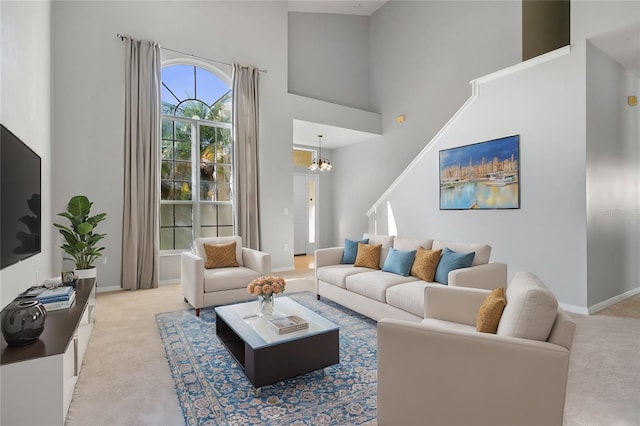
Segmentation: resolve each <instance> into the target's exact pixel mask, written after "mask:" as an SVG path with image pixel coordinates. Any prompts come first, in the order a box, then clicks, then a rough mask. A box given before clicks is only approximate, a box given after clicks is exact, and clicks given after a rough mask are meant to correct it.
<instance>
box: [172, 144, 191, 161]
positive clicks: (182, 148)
mask: <svg viewBox="0 0 640 426" xmlns="http://www.w3.org/2000/svg"><path fill="white" fill-rule="evenodd" d="M173 151H174V152H173V158H174V159H176V160H183V161H189V162H191V142H176V143H175V144H174V150H173Z"/></svg>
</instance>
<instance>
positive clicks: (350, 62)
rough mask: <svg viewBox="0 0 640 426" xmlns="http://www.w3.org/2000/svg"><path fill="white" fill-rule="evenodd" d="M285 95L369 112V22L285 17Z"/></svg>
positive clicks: (320, 16) (339, 17)
mask: <svg viewBox="0 0 640 426" xmlns="http://www.w3.org/2000/svg"><path fill="white" fill-rule="evenodd" d="M288 59H289V92H290V93H294V94H297V95H302V96H306V97H310V98H315V99H320V100H324V101H329V102H332V103H336V104H340V105H345V106H350V107H354V108H360V109H364V110H367V109H369V18H368V17H366V16H353V15H334V14H325V13H297V12H291V13H289V58H288Z"/></svg>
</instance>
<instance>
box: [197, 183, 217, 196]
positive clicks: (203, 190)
mask: <svg viewBox="0 0 640 426" xmlns="http://www.w3.org/2000/svg"><path fill="white" fill-rule="evenodd" d="M215 191H216V184H215V183H211V182H203V183H201V184H200V200H202V201H216V192H215Z"/></svg>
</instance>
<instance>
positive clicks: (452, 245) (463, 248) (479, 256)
mask: <svg viewBox="0 0 640 426" xmlns="http://www.w3.org/2000/svg"><path fill="white" fill-rule="evenodd" d="M445 247H449V249H451V250H453V251H455V252H458V253H469V252H472V251H473V252H475V253H476V254H475V256H474V257H473V263H472V264H471V266H476V265H484V264H487V263H489V258H490V257H491V246H490V245H487V244H475V243H456V242H453V241H444V240H434V241H433V245H432V246H431V249H432V250H442V249H444V248H445Z"/></svg>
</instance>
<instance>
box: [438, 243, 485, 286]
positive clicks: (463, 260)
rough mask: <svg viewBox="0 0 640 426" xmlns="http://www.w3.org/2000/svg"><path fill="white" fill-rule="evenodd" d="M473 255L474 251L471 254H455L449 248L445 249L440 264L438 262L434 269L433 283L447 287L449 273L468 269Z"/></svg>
mask: <svg viewBox="0 0 640 426" xmlns="http://www.w3.org/2000/svg"><path fill="white" fill-rule="evenodd" d="M475 255H476V252H475V251H472V252H471V253H457V252H455V251H453V250H451V249H450V248H449V247H445V248H444V250H442V256H440V262H438V267H437V268H436V276H435V281H437V282H439V283H441V284H447V285H448V284H449V272H450V271H453V270H455V269H460V268H468V267H469V266H471V264H472V263H473V258H474V257H475Z"/></svg>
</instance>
